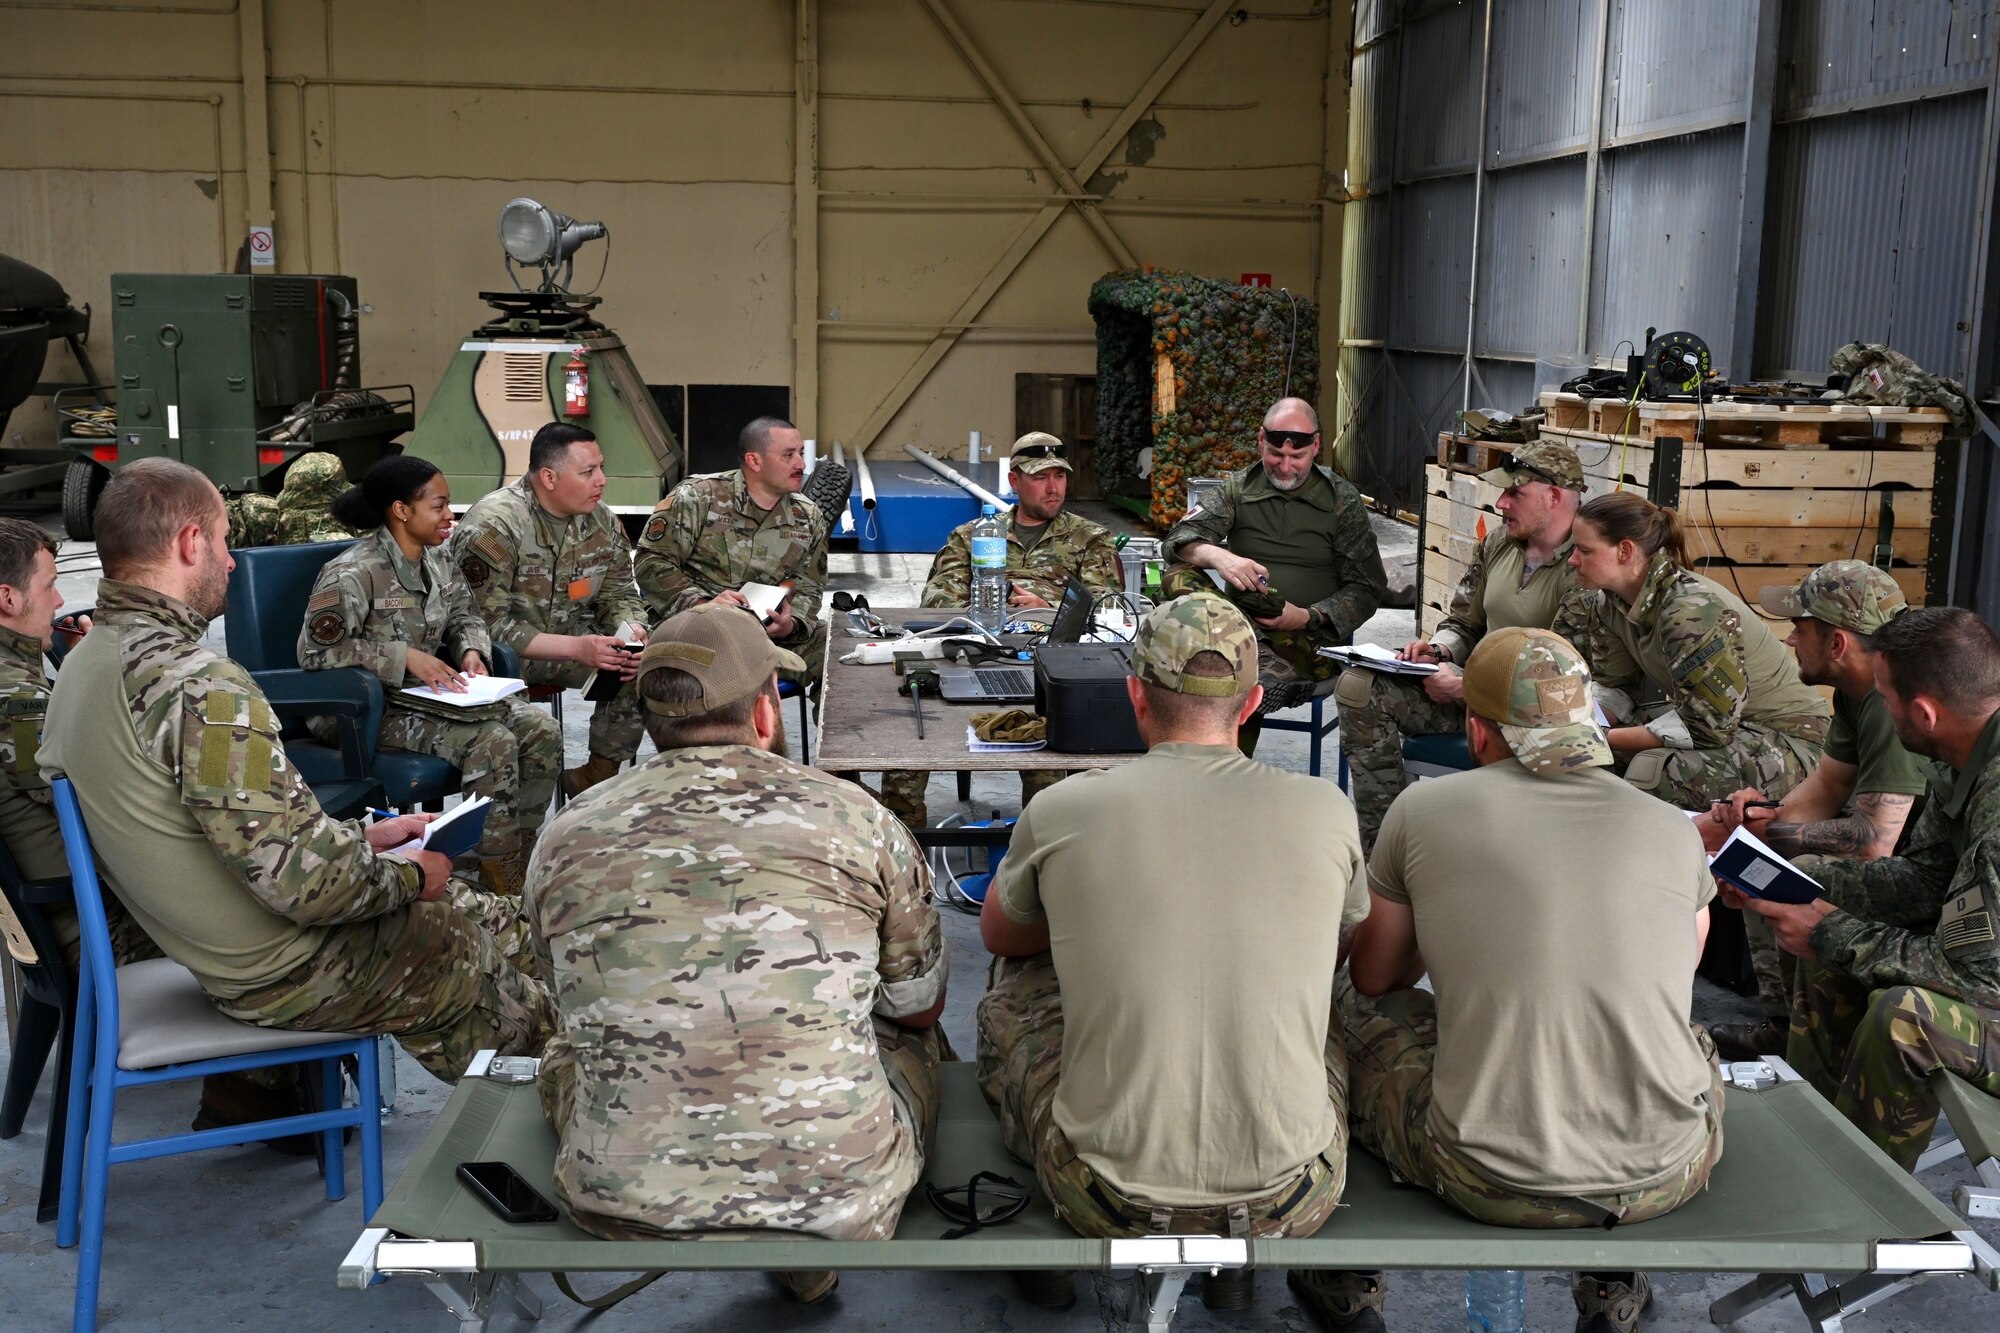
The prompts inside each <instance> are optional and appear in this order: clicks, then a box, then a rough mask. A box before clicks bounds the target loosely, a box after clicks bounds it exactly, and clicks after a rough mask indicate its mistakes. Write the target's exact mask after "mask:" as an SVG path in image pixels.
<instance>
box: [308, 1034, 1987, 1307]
mask: <svg viewBox="0 0 2000 1333" xmlns="http://www.w3.org/2000/svg"><path fill="white" fill-rule="evenodd" d="M489 1054H490V1053H482V1054H481V1057H480V1058H479V1059H478V1060H475V1061H474V1063H473V1066H472V1069H471V1070H470V1071H468V1075H467V1077H466V1078H464V1079H462V1080H461V1081H460V1082H459V1084H458V1087H457V1089H456V1090H455V1091H454V1092H453V1094H452V1097H451V1100H450V1102H449V1103H448V1104H447V1105H446V1107H445V1109H444V1111H443V1112H442V1113H441V1114H440V1115H439V1117H438V1120H437V1123H436V1125H435V1126H433V1128H432V1130H431V1132H430V1134H429V1135H428V1136H427V1137H426V1138H425V1140H424V1142H423V1143H422V1144H421V1145H420V1146H419V1147H418V1149H417V1152H416V1155H415V1156H414V1157H413V1158H412V1159H411V1161H410V1164H409V1166H408V1168H407V1169H405V1171H404V1172H403V1175H402V1178H401V1179H400V1180H398V1181H397V1182H396V1185H395V1188H394V1189H393V1190H392V1191H391V1192H390V1194H389V1197H388V1198H387V1199H385V1200H384V1201H383V1204H382V1207H381V1210H380V1211H379V1212H377V1213H376V1215H375V1216H374V1218H372V1219H371V1220H370V1222H369V1225H368V1227H367V1229H366V1230H365V1231H364V1232H363V1234H362V1236H361V1238H360V1240H359V1241H358V1242H357V1243H356V1244H355V1246H354V1248H353V1249H352V1250H351V1251H350V1252H349V1254H348V1256H347V1258H346V1259H345V1260H344V1261H343V1262H342V1264H341V1268H340V1273H339V1281H340V1285H341V1286H343V1287H352V1288H362V1287H366V1286H368V1285H369V1284H370V1283H371V1282H372V1281H374V1280H375V1279H377V1278H378V1277H384V1276H401V1275H411V1276H416V1277H419V1278H420V1279H422V1280H423V1281H425V1282H426V1283H427V1284H428V1285H430V1286H431V1288H432V1289H433V1290H434V1291H436V1292H437V1294H438V1295H439V1297H440V1299H442V1300H444V1301H445V1302H446V1303H447V1305H448V1306H450V1308H451V1309H452V1310H453V1311H454V1312H455V1313H457V1314H458V1316H459V1318H460V1322H461V1327H462V1328H468V1329H480V1328H484V1327H485V1321H486V1319H487V1318H488V1317H489V1316H490V1315H491V1314H492V1313H494V1312H495V1311H496V1310H497V1309H499V1308H501V1307H502V1306H503V1305H510V1306H512V1307H513V1308H514V1310H515V1311H516V1312H517V1313H521V1314H527V1315H533V1314H534V1313H537V1312H538V1311H539V1305H538V1304H537V1303H536V1301H535V1298H534V1297H533V1295H532V1293H530V1292H529V1291H528V1290H527V1289H526V1288H525V1287H523V1286H522V1285H521V1284H520V1283H519V1282H518V1281H517V1278H518V1276H519V1275H521V1274H525V1273H549V1272H567V1273H592V1272H598V1273H632V1272H648V1271H652V1270H657V1269H665V1270H673V1271H682V1272H686V1271H694V1270H706V1269H752V1270H755V1269H827V1268H831V1269H850V1268H851V1269H873V1270H886V1269H926V1268H936V1269H969V1270H1016V1269H1034V1268H1055V1269H1094V1270H1105V1271H1111V1272H1120V1273H1131V1274H1133V1276H1134V1283H1133V1302H1132V1306H1131V1311H1130V1315H1129V1325H1130V1326H1132V1327H1141V1328H1148V1329H1165V1328H1167V1327H1168V1326H1169V1322H1170V1320H1171V1317H1172V1312H1173V1306H1174V1303H1175V1301H1176V1300H1177V1299H1178V1297H1179V1294H1180V1290H1181V1287H1182V1285H1183V1284H1184V1283H1185V1281H1186V1280H1187V1278H1188V1277H1189V1276H1191V1275H1193V1274H1194V1273H1198V1272H1206V1271H1209V1270H1211V1269H1215V1268H1238V1267H1244V1266H1246V1265H1249V1266H1255V1267H1258V1268H1331V1269H1373V1268H1383V1269H1426V1268H1430V1269H1455V1268H1519V1269H1527V1270H1536V1271H1549V1270H1555V1271H1562V1270H1573V1269H1592V1270H1625V1269H1645V1270H1651V1271H1656V1272H1659V1271H1678V1272H1749V1273H1756V1274H1759V1275H1760V1276H1758V1277H1757V1278H1756V1279H1754V1280H1753V1281H1751V1282H1750V1283H1748V1284H1746V1285H1745V1286H1743V1287H1742V1288H1739V1289H1738V1290H1737V1291H1735V1292H1733V1293H1731V1294H1730V1295H1728V1296H1726V1297H1724V1298H1723V1299H1722V1300H1720V1301H1718V1302H1716V1304H1715V1306H1714V1307H1713V1308H1712V1309H1711V1311H1710V1314H1711V1317H1712V1318H1714V1319H1716V1321H1717V1322H1718V1323H1722V1322H1728V1321H1729V1320H1732V1319H1736V1318H1740V1317H1742V1316H1743V1315H1745V1314H1747V1313H1749V1312H1750V1311H1751V1310H1754V1309H1757V1308H1759V1307H1761V1306H1763V1305H1765V1304H1768V1303H1770V1302H1771V1301H1773V1300H1776V1299H1779V1298H1781V1297H1783V1296H1787V1295H1790V1296H1794V1297H1795V1298H1796V1299H1797V1300H1798V1301H1799V1303H1800V1306H1801V1307H1802V1308H1803V1309H1804V1310H1805V1312H1806V1314H1807V1317H1808V1319H1809V1320H1810V1321H1811V1322H1812V1324H1813V1327H1814V1328H1816V1329H1837V1328H1839V1327H1840V1320H1841V1319H1842V1317H1843V1316H1845V1315H1849V1314H1852V1313H1854V1312H1856V1311H1857V1310H1859V1309H1862V1308H1865V1307H1866V1306H1867V1305H1869V1304H1872V1303H1873V1302H1875V1301H1878V1300H1881V1299H1882V1298H1883V1297H1885V1296H1887V1295H1889V1294H1891V1293H1892V1292H1894V1291H1896V1290H1900V1289H1901V1288H1902V1287H1903V1286H1905V1285H1907V1284H1908V1283H1909V1282H1910V1281H1912V1280H1914V1279H1916V1278H1918V1277H1923V1276H1928V1275H1932V1274H1945V1273H1974V1274H1977V1275H1978V1276H1979V1277H1980V1278H1982V1279H1983V1280H1984V1281H1985V1282H1986V1283H1987V1285H1989V1286H1993V1285H1995V1283H1996V1281H2000V1278H1996V1266H2000V1254H1996V1253H1995V1252H1994V1250H1993V1249H1992V1248H1991V1247H1990V1246H1988V1245H1986V1243H1985V1242H1984V1241H1983V1240H1982V1239H1981V1238H1980V1237H1979V1236H1978V1235H1977V1233H1975V1232H1973V1231H1971V1230H1970V1229H1968V1228H1967V1226H1966V1224H1965V1221H1964V1219H1962V1218H1960V1217H1959V1216H1957V1215H1955V1214H1953V1213H1952V1212H1951V1211H1950V1210H1949V1209H1947V1208H1946V1207H1945V1206H1944V1205H1943V1204H1941V1203H1939V1202H1938V1201H1937V1200H1936V1199H1934V1198H1933V1197H1931V1195H1930V1193H1929V1192H1928V1191H1926V1190H1925V1189H1924V1188H1923V1187H1922V1186H1920V1185H1918V1184H1917V1183H1916V1182H1915V1181H1914V1180H1912V1179H1911V1178H1910V1177H1909V1176H1908V1175H1907V1174H1905V1173H1904V1172H1903V1171H1901V1170H1900V1169H1899V1168H1897V1167H1896V1165H1895V1164H1894V1163H1893V1162H1891V1161H1890V1160H1889V1159H1888V1158H1887V1157H1885V1156H1883V1155H1882V1153H1880V1152H1879V1151H1878V1150H1876V1149H1875V1148H1874V1146H1873V1145H1871V1144H1870V1143H1868V1141H1867V1140H1866V1139H1864V1138H1863V1137H1862V1136H1861V1135H1860V1133H1859V1132H1858V1131H1856V1130H1855V1129H1854V1128H1853V1127H1852V1126H1851V1125H1849V1124H1848V1123H1847V1121H1846V1120H1845V1119H1843V1118H1842V1117H1841V1116H1840V1115H1839V1114H1838V1113H1836V1112H1835V1111H1834V1110H1833V1108H1832V1107H1831V1106H1829V1105H1828V1104H1827V1103H1826V1101H1825V1100H1824V1099H1822V1098H1821V1097H1820V1096H1819V1095H1818V1094H1817V1093H1815V1092H1814V1091H1813V1090H1812V1088H1811V1087H1809V1086H1808V1085H1806V1084H1805V1083H1804V1082H1802V1081H1800V1080H1799V1079H1798V1076H1797V1075H1796V1074H1794V1073H1793V1072H1792V1071H1791V1070H1790V1069H1789V1068H1787V1067H1786V1066H1785V1065H1784V1064H1783V1062H1782V1061H1776V1060H1774V1061H1771V1062H1770V1063H1771V1065H1772V1067H1773V1068H1774V1069H1775V1070H1776V1071H1777V1072H1778V1074H1779V1079H1780V1081H1779V1082H1778V1084H1777V1085H1776V1086H1774V1087H1769V1088H1766V1089H1762V1090H1750V1089H1746V1088H1741V1087H1731V1088H1730V1089H1729V1093H1728V1103H1727V1109H1726V1113H1725V1115H1724V1121H1723V1132H1724V1135H1725V1146H1724V1151H1723V1157H1722V1161H1721V1163H1720V1164H1719V1165H1718V1166H1717V1168H1716V1170H1715V1173H1714V1175H1713V1176H1712V1177H1711V1180H1710V1185H1709V1189H1708V1190H1707V1191H1706V1192H1705V1193H1704V1194H1702V1195H1701V1196H1700V1197H1699V1198H1697V1199H1695V1200H1694V1201H1693V1202H1691V1203H1689V1204H1687V1205H1686V1206H1684V1207H1682V1208H1680V1209H1678V1210H1677V1211H1675V1212H1673V1213H1670V1214H1668V1215H1667V1216H1665V1217H1661V1218H1656V1219H1654V1220H1652V1221H1649V1222H1644V1223H1640V1224H1637V1225H1633V1226H1629V1227H1617V1228H1614V1229H1612V1230H1603V1229H1598V1228H1590V1229H1584V1230H1574V1231H1528V1230H1511V1229H1507V1228H1501V1227H1492V1226H1487V1225H1485V1224H1483V1223H1479V1222H1475V1221H1473V1220H1471V1219H1470V1218H1467V1217H1465V1216H1463V1215H1462V1214H1460V1213H1457V1212H1455V1211H1454V1210H1452V1209H1451V1208H1450V1207H1449V1206H1448V1205H1446V1204H1445V1203H1444V1202H1442V1201H1441V1200H1439V1199H1438V1198H1436V1197H1435V1196H1433V1195H1432V1194H1430V1193H1429V1192H1427V1191H1424V1190H1419V1189H1414V1188H1411V1187H1408V1186H1405V1185H1400V1184H1398V1183H1396V1182H1395V1181H1393V1180H1392V1179H1391V1177H1390V1173H1389V1171H1388V1169H1387V1168H1386V1167H1385V1166H1383V1164H1382V1163H1381V1162H1380V1161H1378V1160H1377V1159H1375V1158H1374V1157H1372V1156H1370V1155H1369V1154H1368V1153H1366V1152H1364V1151H1360V1150H1356V1151H1355V1152H1353V1153H1352V1154H1351V1155H1350V1158H1349V1161H1348V1172H1347V1189H1346V1193H1345V1194H1344V1195H1343V1196H1342V1199H1341V1207H1340V1208H1339V1210H1338V1211H1337V1212H1336V1213H1335V1214H1334V1216H1333V1217H1332V1219H1331V1220H1329V1221H1328V1222H1327V1224H1326V1225H1325V1226H1324V1227H1322V1228H1321V1229H1320V1230H1319V1231H1318V1232H1317V1233H1316V1234H1314V1235H1312V1236H1309V1237H1295V1238H1288V1239H1251V1240H1247V1241H1245V1240H1233V1239H1229V1238H1226V1237H1215V1236H1157V1237H1143V1238H1138V1239H1132V1240H1090V1239H1084V1238H1082V1237H1079V1236H1078V1235H1076V1234H1075V1233H1074V1232H1072V1231H1071V1230H1070V1229H1069V1228H1068V1227H1067V1226H1066V1225H1064V1224H1063V1223H1062V1222H1061V1221H1059V1220H1058V1219H1057V1218H1056V1216H1055V1213H1054V1212H1053V1211H1052V1210H1051V1209H1050V1207H1049V1206H1048V1204H1047V1202H1046V1201H1045V1200H1043V1199H1041V1198H1040V1197H1039V1196H1037V1197H1036V1199H1035V1200H1034V1202H1033V1203H1032V1204H1031V1205H1030V1207H1029V1208H1028V1209H1027V1210H1026V1211H1025V1212H1024V1213H1022V1214H1021V1215H1020V1216H1018V1217H1016V1218H1014V1219H1013V1220H1011V1221H1008V1222H1006V1223H1004V1224H1002V1225H999V1226H995V1227H992V1228H990V1229H986V1230H981V1231H979V1232H977V1233H975V1234H973V1235H971V1236H967V1237H965V1238H963V1239H958V1240H945V1239H942V1236H943V1233H944V1232H945V1231H947V1230H949V1229H951V1227H952V1225H953V1224H952V1223H951V1222H950V1221H948V1220H947V1219H946V1218H944V1217H943V1216H941V1215H940V1214H939V1213H938V1212H936V1211H935V1210H934V1209H933V1208H932V1207H931V1206H930V1204H929V1203H928V1201H927V1200H926V1199H925V1198H924V1195H923V1191H922V1190H918V1191H915V1192H914V1193H913V1194H912V1196H911V1199H910V1202H909V1205H908V1207H907V1208H906V1209H905V1211H904V1213H903V1217H902V1221H901V1224H900V1225H899V1226H898V1227H897V1229H896V1235H895V1237H894V1239H891V1240H886V1241H830V1240H821V1239H818V1238H815V1237H807V1236H787V1235H784V1234H782V1233H776V1232H745V1233H740V1234H732V1235H728V1236H702V1237H691V1238H687V1239H681V1240H603V1239H600V1238H598V1237H595V1236H591V1235H589V1234H587V1233H586V1232H583V1231H581V1230H579V1229H577V1228H576V1227H574V1226H572V1225H570V1224H569V1223H568V1222H566V1221H563V1222H552V1223H546V1224H530V1225H519V1224H510V1223H507V1222H503V1221H501V1220H500V1219H499V1218H497V1217H495V1216H494V1215H493V1214H491V1213H489V1212H488V1211H487V1210H486V1208H485V1207H484V1206H483V1205H482V1204H481V1203H480V1201H479V1199H478V1198H477V1196H475V1195H474V1194H472V1193H471V1192H470V1191H469V1190H467V1189H466V1188H465V1187H464V1186H463V1185H462V1184H461V1183H460V1182H459V1180H458V1178H457V1167H458V1164H459V1163H461V1162H471V1161H494V1160H498V1161H504V1162H508V1163H510V1164H511V1165H512V1166H513V1167H514V1168H515V1169H516V1170H518V1171H519V1172H520V1173H521V1174H522V1176H524V1177H525V1178H526V1179H527V1180H528V1181H529V1182H530V1183H531V1184H533V1185H534V1186H535V1187H536V1188H537V1189H538V1190H540V1191H541V1192H542V1193H543V1194H544V1195H546V1196H548V1197H550V1198H553V1197H555V1191H554V1187H553V1183H552V1182H553V1173H554V1162H555V1152H556V1139H555V1133H554V1131H553V1130H551V1129H550V1128H549V1126H548V1124H547V1122H545V1121H544V1120H543V1119H542V1115H541V1107H540V1104H539V1102H538V1100H537V1098H536V1095H535V1090H534V1088H533V1086H532V1085H511V1086H510V1085H504V1084H501V1083H497V1082H494V1081H492V1080H489V1079H487V1078H484V1077H481V1076H480V1074H481V1073H483V1070H484V1066H485V1060H486V1059H487V1058H488V1055H489ZM943 1074H944V1099H943V1108H942V1111H941V1113H940V1116H939V1122H938V1133H937V1142H936V1143H935V1144H934V1145H933V1149H932V1153H931V1159H930V1161H929V1162H928V1163H927V1164H926V1171H925V1176H926V1179H928V1180H930V1181H933V1182H935V1183H937V1184H938V1185H940V1186H949V1185H962V1184H964V1183H965V1182H966V1181H967V1180H969V1179H970V1178H971V1177H972V1175H973V1173H974V1172H977V1171H996V1172H999V1173H1001V1174H1011V1175H1012V1176H1013V1177H1014V1178H1015V1179H1016V1180H1021V1181H1024V1182H1032V1181H1033V1179H1034V1173H1033V1171H1032V1170H1030V1169H1028V1168H1025V1167H1023V1166H1022V1165H1021V1164H1019V1163H1017V1162H1015V1161H1013V1160H1012V1159H1011V1158H1009V1157H1008V1156H1007V1154H1006V1152H1005V1150H1004V1149H1003V1148H1002V1147H1001V1146H1000V1128H999V1124H998V1122H997V1121H996V1120H995V1118H994V1115H993V1112H992V1110H991V1109H990V1108H989V1107H988V1106H987V1104H986V1101H985V1099H984V1098H983V1097H982V1096H981V1095H980V1092H979V1089H978V1086H977V1084H976V1083H975V1082H974V1079H973V1070H972V1066H971V1065H970V1064H949V1065H946V1066H945V1067H944V1071H943ZM1829 1274H1839V1275H1848V1276H1844V1277H1842V1278H1841V1279H1840V1280H1839V1281H1837V1282H1828V1281H1827V1280H1826V1279H1825V1278H1824V1277H1822V1276H1819V1275H1829Z"/></svg>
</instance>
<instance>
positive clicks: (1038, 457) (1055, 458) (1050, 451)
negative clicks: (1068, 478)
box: [1007, 430, 1076, 477]
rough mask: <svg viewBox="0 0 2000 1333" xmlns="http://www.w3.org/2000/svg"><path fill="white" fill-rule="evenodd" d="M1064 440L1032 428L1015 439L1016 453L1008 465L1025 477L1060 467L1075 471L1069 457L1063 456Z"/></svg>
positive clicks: (1064, 469) (1067, 470) (1066, 470)
mask: <svg viewBox="0 0 2000 1333" xmlns="http://www.w3.org/2000/svg"><path fill="white" fill-rule="evenodd" d="M1062 450H1063V442H1062V441H1061V440H1058V439H1057V438H1056V437H1055V436H1053V435H1051V434H1049V433H1048V432H1047V431H1045V430H1031V431H1029V432H1028V433H1027V434H1026V435H1023V436H1022V437H1021V438H1020V439H1018V440H1016V441H1014V453H1013V455H1012V456H1011V458H1010V459H1009V460H1008V464H1007V465H1008V467H1009V468H1011V469H1012V470H1013V471H1015V472H1018V473H1020V474H1021V475H1022V476H1024V477H1032V476H1034V475H1035V474H1036V473H1037V472H1047V471H1048V470H1049V469H1050V468H1052V467H1059V468H1061V469H1062V470H1063V471H1065V472H1074V471H1076V469H1075V468H1073V467H1071V466H1070V462H1069V460H1068V459H1067V458H1064V457H1063V456H1062Z"/></svg>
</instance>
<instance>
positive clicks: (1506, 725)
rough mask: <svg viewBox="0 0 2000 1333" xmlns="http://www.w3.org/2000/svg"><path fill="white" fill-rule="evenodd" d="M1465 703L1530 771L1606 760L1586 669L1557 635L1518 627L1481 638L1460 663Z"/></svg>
mask: <svg viewBox="0 0 2000 1333" xmlns="http://www.w3.org/2000/svg"><path fill="white" fill-rule="evenodd" d="M1465 706H1466V709H1467V710H1468V711H1470V712H1473V713H1477V714H1478V715H1479V716H1480V717H1483V718H1485V719H1486V720H1487V721H1489V722H1492V723H1496V724H1497V725H1498V726H1499V728H1500V734H1501V735H1502V736H1504V737H1506V738H1507V744H1509V745H1511V746H1512V747H1513V748H1514V757H1515V758H1516V759H1518V760H1520V761H1521V767H1523V768H1525V769H1527V770H1528V771H1529V772H1530V773H1534V774H1537V775H1538V776H1541V777H1554V776H1556V775H1557V774H1561V773H1568V772H1570V771H1571V770H1573V769H1579V768H1609V767H1610V766H1611V747H1610V745H1609V744H1607V743H1606V742H1605V739H1604V733H1603V732H1601V731H1599V730H1598V729H1597V724H1596V723H1595V722H1594V721H1592V720H1591V718H1592V713H1591V697H1590V668H1589V666H1587V665H1586V664H1585V663H1584V660H1583V655H1582V654H1581V653H1579V652H1577V650H1576V649H1575V648H1573V647H1571V646H1570V642H1569V640H1568V639H1565V638H1564V637H1563V636H1562V635H1560V634H1556V633H1553V632H1552V631H1549V630H1545V629H1527V628H1525V627H1519V626H1517V627H1514V628H1511V629H1503V630H1496V631H1494V632H1493V633H1491V634H1488V635H1487V636H1486V637H1485V638H1484V639H1481V640H1480V641H1479V646H1478V647H1477V648H1475V649H1473V650H1472V656H1471V657H1470V658H1469V659H1467V661H1466V663H1465Z"/></svg>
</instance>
